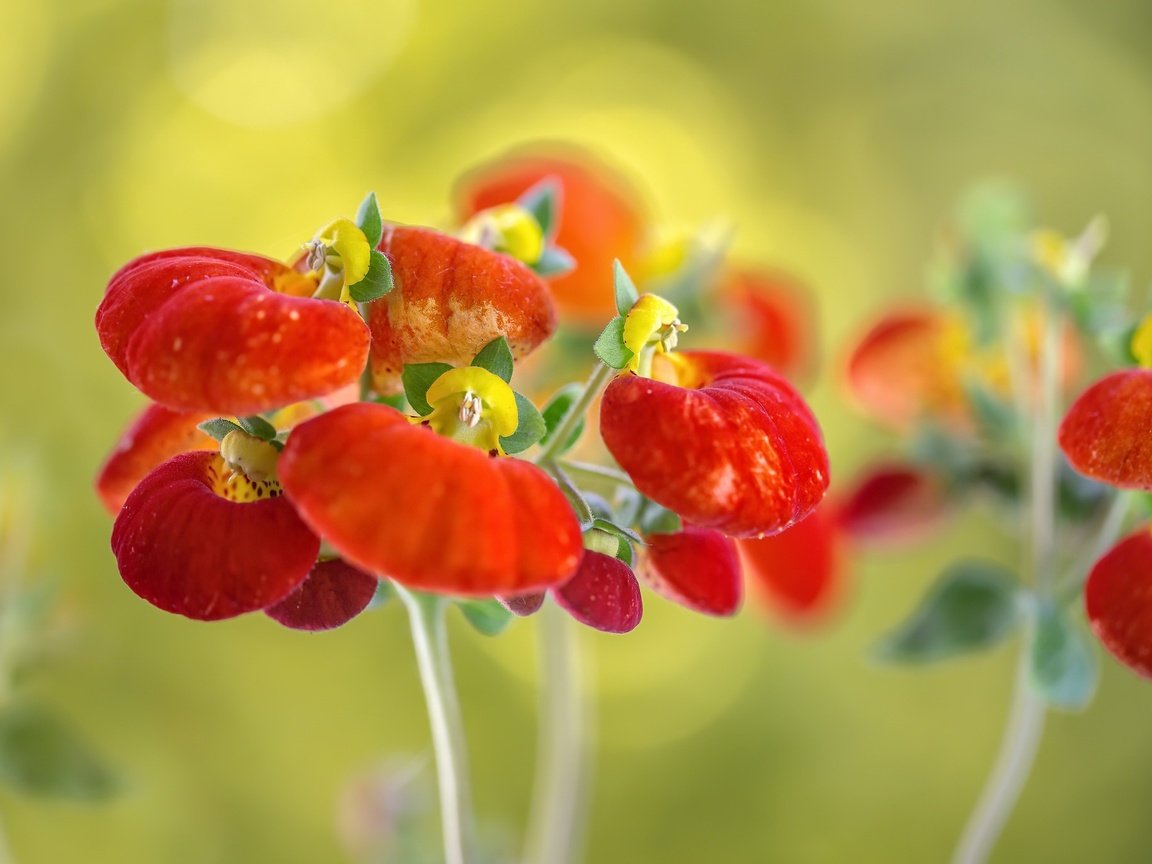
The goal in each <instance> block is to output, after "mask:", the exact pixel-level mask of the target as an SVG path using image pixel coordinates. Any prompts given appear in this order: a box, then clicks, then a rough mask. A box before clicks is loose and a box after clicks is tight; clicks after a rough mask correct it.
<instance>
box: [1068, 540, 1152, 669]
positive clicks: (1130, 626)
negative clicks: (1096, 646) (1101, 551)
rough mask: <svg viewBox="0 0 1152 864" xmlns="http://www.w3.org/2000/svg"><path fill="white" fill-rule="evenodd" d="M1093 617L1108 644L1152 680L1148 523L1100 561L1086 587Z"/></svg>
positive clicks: (1151, 563) (1151, 560)
mask: <svg viewBox="0 0 1152 864" xmlns="http://www.w3.org/2000/svg"><path fill="white" fill-rule="evenodd" d="M1084 606H1085V609H1086V611H1087V613H1088V620H1089V621H1090V622H1091V624H1092V629H1093V630H1094V631H1095V632H1096V635H1097V637H1099V639H1100V641H1101V642H1102V643H1104V647H1105V648H1107V649H1108V650H1109V651H1111V652H1112V654H1113V655H1115V656H1116V658H1117V659H1118V660H1119V661H1120V662H1121V663H1123V664H1124V665H1125V666H1128V667H1129V668H1131V669H1133V670H1135V671H1136V672H1138V673H1139V674H1141V675H1143V676H1144V677H1145V678H1152V533H1149V527H1148V526H1147V525H1145V526H1143V527H1142V528H1141V529H1140V530H1139V531H1136V532H1135V533H1134V534H1130V535H1129V536H1128V537H1125V538H1124V539H1123V540H1121V541H1120V542H1119V543H1117V544H1116V545H1115V546H1114V547H1112V549H1111V551H1109V552H1108V553H1107V554H1106V555H1104V557H1103V558H1101V559H1100V560H1099V561H1097V562H1096V565H1095V566H1094V567H1093V568H1092V572H1091V573H1089V574H1088V582H1087V584H1086V585H1085V586H1084Z"/></svg>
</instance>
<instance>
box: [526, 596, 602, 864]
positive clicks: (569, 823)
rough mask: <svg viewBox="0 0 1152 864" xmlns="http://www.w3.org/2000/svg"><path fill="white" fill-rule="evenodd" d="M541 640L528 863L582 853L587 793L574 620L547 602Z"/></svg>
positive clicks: (562, 862)
mask: <svg viewBox="0 0 1152 864" xmlns="http://www.w3.org/2000/svg"><path fill="white" fill-rule="evenodd" d="M536 621H537V625H536V626H537V633H538V635H539V640H540V732H539V735H538V739H537V745H536V749H537V761H536V780H535V791H534V794H533V796H532V814H531V818H530V821H529V826H528V838H527V842H526V844H525V847H526V848H525V862H526V864H572V862H576V861H579V860H580V859H581V857H582V855H581V851H582V850H581V847H582V846H583V841H582V838H583V833H584V832H583V821H584V811H585V805H586V798H587V786H588V766H587V752H588V750H587V746H588V745H587V733H586V731H585V725H586V719H587V715H586V711H585V704H584V699H583V697H582V695H581V687H580V663H579V659H580V658H579V653H578V652H577V650H576V644H575V642H576V633H575V632H574V626H573V622H572V620H571V619H570V618H569V617H568V616H567V615H566V614H565V613H564V612H563V611H562V610H561V609H560V608H559V607H558V606H556V605H555V604H554V603H552V602H546V603H545V604H544V608H542V609H541V610H540V612H539V613H538V614H537V616H536Z"/></svg>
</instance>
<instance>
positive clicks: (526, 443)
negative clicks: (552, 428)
mask: <svg viewBox="0 0 1152 864" xmlns="http://www.w3.org/2000/svg"><path fill="white" fill-rule="evenodd" d="M516 413H517V415H518V417H519V422H518V423H517V425H516V431H515V432H513V433H512V434H511V435H507V436H505V437H503V438H501V439H500V446H501V447H503V448H504V452H505V453H522V452H523V451H525V450H527V449H528V448H529V447H531V446H532V445H533V444H535V443H536V442H537V441H539V440H540V439H541V438H543V437H544V432H545V431H546V429H547V427H546V426H545V425H544V418H543V417H541V416H540V412H539V411H537V410H536V406H535V405H533V404H532V400H531V399H529V398H528V397H527V396H525V395H523V394H522V393H517V394H516Z"/></svg>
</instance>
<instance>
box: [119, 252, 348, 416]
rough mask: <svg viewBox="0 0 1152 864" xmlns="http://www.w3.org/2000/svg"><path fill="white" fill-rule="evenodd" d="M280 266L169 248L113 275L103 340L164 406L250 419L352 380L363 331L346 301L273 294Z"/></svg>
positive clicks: (263, 260) (288, 273)
mask: <svg viewBox="0 0 1152 864" xmlns="http://www.w3.org/2000/svg"><path fill="white" fill-rule="evenodd" d="M289 276H290V277H294V278H298V274H295V273H294V271H291V270H289V268H287V267H285V266H284V265H283V264H278V263H277V262H275V261H271V260H270V259H266V258H260V257H258V256H254V255H244V254H242V253H234V252H226V251H224V250H210V249H209V250H206V249H189V250H178V249H177V250H171V251H169V252H166V253H158V254H157V255H151V256H147V257H145V258H142V259H138V260H137V261H135V262H132V263H130V264H129V265H127V266H126V267H124V268H123V269H122V270H121V271H120V272H119V273H117V274H116V275H115V276H114V277H113V278H112V281H111V282H110V283H109V285H108V290H107V291H106V293H105V295H104V300H103V302H102V303H101V304H100V308H99V309H98V310H97V312H96V327H97V330H98V331H99V333H100V342H101V345H103V346H104V350H105V351H106V352H107V353H108V356H109V357H111V358H112V360H113V361H114V362H115V363H116V365H117V367H119V368H120V370H121V371H122V372H123V373H124V375H125V377H127V378H128V380H129V381H131V382H132V383H133V384H134V385H136V387H138V388H139V389H140V390H141V391H142V392H144V393H145V394H146V395H148V396H149V397H151V398H152V399H154V400H156V401H157V402H160V403H161V404H164V405H167V406H168V407H170V408H174V409H179V410H185V411H210V412H213V413H216V414H255V413H259V412H261V411H267V410H270V409H273V408H279V407H282V406H284V405H288V404H290V403H292V402H298V401H301V400H304V399H311V398H314V397H319V396H323V395H325V394H327V393H330V392H332V391H333V390H336V389H339V388H340V387H344V386H346V385H348V384H350V383H352V382H354V381H355V380H356V379H357V378H358V377H359V375H360V372H361V371H362V370H363V368H364V364H365V363H366V362H367V358H368V342H369V334H368V329H367V327H365V326H364V322H363V321H362V320H361V318H360V316H359V315H358V314H357V313H356V312H355V311H353V310H352V309H350V308H348V306H346V305H345V304H342V303H337V302H334V301H330V300H313V299H311V298H309V297H296V296H292V295H290V294H286V293H279V292H277V291H275V290H272V287H271V286H272V285H274V284H275V283H276V280H277V279H280V278H282V277H289Z"/></svg>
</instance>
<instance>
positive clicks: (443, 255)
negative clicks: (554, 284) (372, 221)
mask: <svg viewBox="0 0 1152 864" xmlns="http://www.w3.org/2000/svg"><path fill="white" fill-rule="evenodd" d="M380 250H381V251H382V252H383V253H384V254H385V255H387V256H388V260H389V261H390V262H391V264H392V276H393V279H394V280H395V285H396V287H395V288H394V289H393V290H392V291H391V292H390V293H389V294H387V295H386V296H385V297H382V298H380V299H379V300H377V301H375V302H373V303H372V304H371V306H369V318H368V321H369V324H370V325H371V327H372V377H373V381H374V382H375V386H376V390H377V391H378V392H380V393H385V394H389V393H398V392H400V390H401V389H402V385H401V382H400V373H401V372H402V371H403V370H404V366H405V365H406V364H408V363H433V362H439V363H450V364H452V365H454V366H467V365H468V364H469V363H471V362H472V358H473V357H474V356H476V354H477V353H478V352H479V351H480V349H481V348H483V347H484V346H485V345H487V344H488V343H489V342H491V341H492V340H493V339H495V338H497V337H498V336H505V337H506V338H507V339H508V344H509V346H511V348H512V355H513V356H514V357H523V356H524V355H525V354H527V353H528V352H529V351H531V350H532V349H533V348H535V347H536V346H537V345H539V344H540V343H541V342H543V341H544V340H545V339H547V338H548V337H549V336H551V335H552V332H553V331H554V330H555V329H556V313H555V310H554V308H553V306H552V298H551V296H550V295H549V293H548V287H547V286H546V285H545V284H544V280H542V279H541V278H540V277H539V276H537V275H536V273H534V272H533V271H532V270H530V269H529V268H528V267H527V266H525V265H524V264H522V263H521V262H519V261H517V260H516V259H515V258H512V257H511V256H509V255H504V254H502V253H499V252H493V251H491V250H489V249H485V248H483V247H481V246H475V245H473V244H471V243H465V242H464V241H463V240H458V239H456V238H455V237H452V236H450V235H448V234H442V233H440V232H439V231H434V230H432V229H431V228H410V227H406V226H402V225H386V226H384V236H383V237H382V238H381V240H380Z"/></svg>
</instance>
